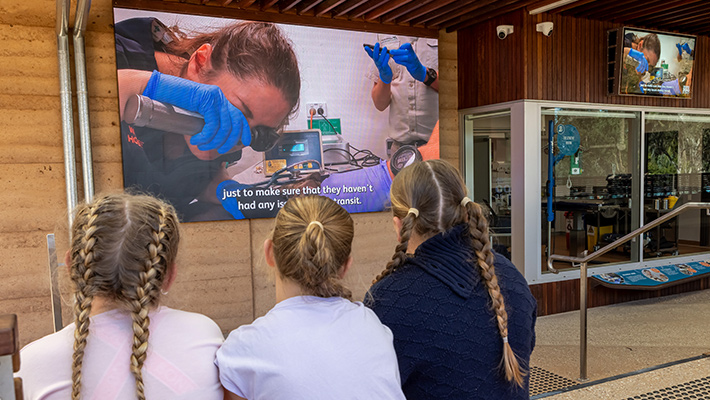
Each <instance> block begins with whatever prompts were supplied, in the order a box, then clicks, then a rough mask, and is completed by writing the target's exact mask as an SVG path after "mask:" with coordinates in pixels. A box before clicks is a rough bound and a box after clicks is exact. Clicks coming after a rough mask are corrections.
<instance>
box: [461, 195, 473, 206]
mask: <svg viewBox="0 0 710 400" xmlns="http://www.w3.org/2000/svg"><path fill="white" fill-rule="evenodd" d="M472 201H473V200H471V199H469V198H468V196H466V197H464V198H463V199H461V205H462V206H464V207H466V204H468V203H470V202H472Z"/></svg>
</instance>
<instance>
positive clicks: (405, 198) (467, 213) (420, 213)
mask: <svg viewBox="0 0 710 400" xmlns="http://www.w3.org/2000/svg"><path fill="white" fill-rule="evenodd" d="M466 192H467V190H466V186H465V184H464V182H463V179H462V178H461V175H460V174H459V172H458V171H457V170H456V169H455V168H454V167H453V166H452V165H451V164H449V163H447V162H446V161H443V160H428V161H424V162H420V163H415V164H412V165H410V166H409V167H406V168H405V169H403V170H402V171H401V172H400V173H399V174H398V175H397V176H396V177H395V178H394V181H393V182H392V187H391V189H390V199H391V202H392V212H393V214H394V216H395V217H396V219H395V221H397V220H398V221H399V225H401V228H400V230H399V237H400V243H399V244H398V245H397V247H396V249H395V254H394V255H393V256H392V260H391V261H390V262H389V263H388V264H387V267H386V268H385V270H384V271H382V273H381V274H380V275H379V276H378V277H377V278H376V279H375V281H379V280H380V279H382V278H384V277H385V276H387V275H389V274H391V273H392V272H394V271H395V270H396V269H397V268H398V267H399V266H401V265H402V264H403V263H404V261H405V260H406V258H407V254H406V251H407V248H408V244H409V240H410V238H411V235H412V234H413V233H416V235H418V236H419V238H420V239H422V240H426V239H428V238H431V237H432V236H434V235H436V234H438V233H441V232H446V231H448V230H450V229H451V228H453V227H454V226H456V225H460V224H464V223H465V224H467V225H468V230H467V233H468V236H469V237H470V238H471V247H472V250H473V252H474V254H475V256H476V259H477V265H478V267H479V269H480V273H481V277H482V278H483V281H484V283H485V285H486V289H487V290H488V294H489V296H490V297H491V300H492V303H491V308H492V309H493V312H494V313H495V314H496V320H497V322H498V330H499V332H500V335H501V337H502V338H503V341H504V346H503V349H504V351H503V354H504V356H503V357H504V358H503V366H504V369H505V374H506V378H507V379H508V380H509V381H512V382H515V383H516V384H518V385H522V383H523V376H524V375H525V372H524V371H522V370H521V368H520V366H519V364H518V361H517V359H516V357H515V354H514V353H513V350H512V349H511V347H510V345H508V343H507V338H508V314H507V311H506V309H505V302H504V299H503V295H502V293H501V291H500V287H499V286H498V278H497V277H496V273H495V267H494V265H493V263H494V256H493V252H492V251H491V242H490V240H489V237H488V219H487V217H486V214H485V212H484V211H483V208H482V207H481V206H479V205H478V204H476V203H474V202H473V201H471V199H469V198H468V197H467V195H466Z"/></svg>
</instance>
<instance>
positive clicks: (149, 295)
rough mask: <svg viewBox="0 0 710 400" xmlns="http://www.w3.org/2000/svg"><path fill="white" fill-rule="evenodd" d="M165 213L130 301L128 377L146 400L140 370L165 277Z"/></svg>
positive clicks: (139, 394)
mask: <svg viewBox="0 0 710 400" xmlns="http://www.w3.org/2000/svg"><path fill="white" fill-rule="evenodd" d="M165 219H166V214H165V209H164V208H162V207H161V209H160V214H159V216H158V225H157V227H154V231H153V234H152V236H151V242H150V243H149V244H148V253H149V257H148V259H146V260H145V262H144V270H143V271H141V272H140V274H139V277H140V285H139V286H138V287H137V288H136V298H134V299H132V301H130V304H129V306H130V308H131V318H132V320H133V348H132V354H131V373H132V374H133V376H134V377H135V380H136V396H137V397H138V399H139V400H145V387H144V385H143V373H142V371H141V370H142V368H143V364H144V363H145V359H146V353H147V350H148V337H149V336H150V332H149V330H148V327H149V326H150V317H149V316H148V311H149V310H150V305H151V304H153V303H154V301H155V300H156V299H157V298H158V296H159V295H160V282H161V280H162V277H163V276H164V274H165V272H166V270H167V265H166V263H165V254H164V246H163V242H164V241H165V232H164V231H163V230H164V228H165Z"/></svg>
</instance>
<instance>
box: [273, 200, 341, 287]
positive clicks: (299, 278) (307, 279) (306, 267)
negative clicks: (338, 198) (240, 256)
mask: <svg viewBox="0 0 710 400" xmlns="http://www.w3.org/2000/svg"><path fill="white" fill-rule="evenodd" d="M353 236H354V227H353V221H352V218H351V217H350V214H348V212H347V211H345V209H343V208H342V207H341V206H339V205H338V204H337V203H336V202H334V201H333V200H331V199H329V198H327V197H322V196H302V197H294V198H291V199H289V200H288V201H287V202H286V204H285V205H284V207H283V208H282V209H281V210H280V211H279V213H278V215H277V216H276V224H275V227H274V233H273V237H272V241H273V243H274V258H275V260H276V265H277V267H278V270H279V273H280V274H281V276H283V277H285V278H288V279H290V280H292V281H294V282H296V283H298V284H299V285H300V286H301V287H302V288H303V289H304V292H306V293H308V294H310V295H313V296H318V297H335V296H338V297H343V298H345V299H348V300H351V299H352V292H351V291H350V290H349V289H348V288H346V287H345V286H344V285H343V284H342V283H341V279H340V275H341V273H342V268H344V266H345V264H346V263H347V262H348V259H349V257H350V251H351V247H352V239H353Z"/></svg>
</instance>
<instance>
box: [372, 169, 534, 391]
mask: <svg viewBox="0 0 710 400" xmlns="http://www.w3.org/2000/svg"><path fill="white" fill-rule="evenodd" d="M390 198H391V202H392V211H393V213H394V218H393V220H394V225H395V230H396V232H397V235H398V239H399V244H398V245H397V247H396V250H395V254H394V256H393V257H392V260H391V261H390V262H389V264H387V267H386V268H385V270H384V271H383V272H382V273H381V274H380V275H379V276H377V278H376V279H375V282H374V285H373V286H372V288H371V289H370V291H369V293H368V296H367V299H366V304H367V305H368V306H369V307H371V308H372V310H373V311H375V313H376V314H377V316H378V317H380V320H381V321H382V323H384V324H385V325H387V326H388V327H389V328H390V329H391V330H392V333H393V334H394V345H395V350H396V351H397V358H398V361H399V368H400V376H401V379H402V387H403V389H404V394H405V395H406V396H407V399H409V400H412V399H414V400H416V399H466V400H472V399H527V398H529V395H528V376H527V371H528V363H529V360H530V354H531V353H532V350H533V347H534V344H535V330H534V329H535V319H536V309H537V305H536V302H535V299H534V298H533V296H532V294H531V293H530V289H529V288H528V285H527V282H526V281H525V278H524V277H523V276H522V275H521V274H520V272H518V270H517V269H516V268H515V266H513V264H511V263H510V261H508V260H507V259H506V258H505V257H502V256H500V255H498V254H496V253H494V252H493V250H492V249H491V242H490V239H489V235H488V222H487V220H486V215H485V213H484V212H483V209H482V208H481V206H479V205H478V204H476V203H474V202H472V201H471V199H469V198H468V197H467V195H466V187H465V185H464V183H463V180H462V179H461V176H460V175H459V173H458V171H456V169H454V167H453V166H451V165H450V164H448V163H446V162H445V161H442V160H428V161H424V162H420V163H415V164H413V165H411V166H409V167H407V168H405V169H403V170H402V171H401V172H400V173H399V174H398V175H397V176H396V177H395V178H394V181H393V183H392V187H391V190H390Z"/></svg>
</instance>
